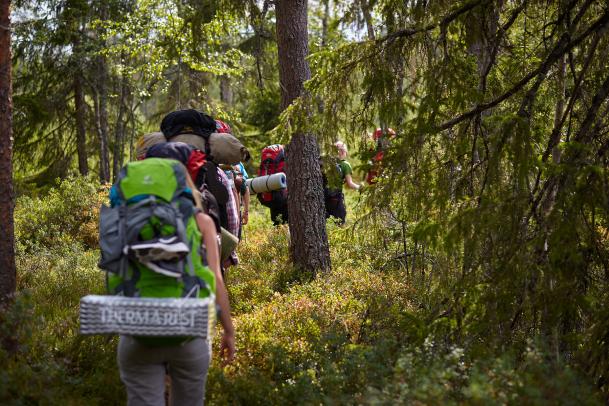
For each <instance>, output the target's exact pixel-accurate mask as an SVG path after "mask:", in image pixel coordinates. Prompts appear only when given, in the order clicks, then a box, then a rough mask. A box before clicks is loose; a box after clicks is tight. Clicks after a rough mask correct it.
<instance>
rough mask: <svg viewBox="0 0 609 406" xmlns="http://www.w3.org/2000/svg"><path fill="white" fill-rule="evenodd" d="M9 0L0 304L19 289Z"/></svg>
mask: <svg viewBox="0 0 609 406" xmlns="http://www.w3.org/2000/svg"><path fill="white" fill-rule="evenodd" d="M10 3H11V2H10V0H0V230H2V238H0V304H1V303H2V302H6V301H8V300H10V298H12V297H13V295H14V293H15V288H16V268H15V233H14V222H13V209H14V190H13V166H12V162H13V134H12V132H13V127H12V115H13V102H12V87H11V81H12V78H11V31H10V24H11V21H10Z"/></svg>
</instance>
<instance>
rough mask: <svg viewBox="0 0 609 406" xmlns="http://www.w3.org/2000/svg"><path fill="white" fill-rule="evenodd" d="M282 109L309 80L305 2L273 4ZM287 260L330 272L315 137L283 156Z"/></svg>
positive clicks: (297, 142) (299, 137)
mask: <svg viewBox="0 0 609 406" xmlns="http://www.w3.org/2000/svg"><path fill="white" fill-rule="evenodd" d="M275 12H276V21H277V23H276V27H277V49H278V56H279V81H280V84H281V107H282V109H285V108H286V107H288V106H289V105H290V104H291V103H292V101H293V100H294V99H296V98H298V97H299V96H301V95H302V94H303V93H304V82H305V80H307V79H309V78H310V77H311V71H310V70H309V65H308V63H307V61H306V57H307V53H308V51H309V46H308V35H307V0H278V1H276V3H275ZM286 170H287V180H288V190H289V194H288V212H289V213H290V214H289V226H290V254H291V257H292V261H293V263H294V265H295V266H296V267H297V268H299V269H301V270H304V271H307V272H311V273H313V274H314V273H316V272H317V271H323V270H329V269H330V250H329V246H328V236H327V233H326V219H325V206H324V198H323V187H322V178H321V168H320V166H319V148H318V145H317V139H316V138H315V136H314V135H313V134H304V133H296V134H293V135H292V140H291V141H290V143H289V144H288V147H287V154H286Z"/></svg>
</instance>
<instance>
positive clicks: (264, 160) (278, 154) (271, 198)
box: [257, 144, 288, 206]
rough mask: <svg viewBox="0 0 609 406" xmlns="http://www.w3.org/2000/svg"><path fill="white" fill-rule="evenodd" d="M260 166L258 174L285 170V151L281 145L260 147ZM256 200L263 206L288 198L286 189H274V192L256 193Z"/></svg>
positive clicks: (282, 202)
mask: <svg viewBox="0 0 609 406" xmlns="http://www.w3.org/2000/svg"><path fill="white" fill-rule="evenodd" d="M260 155H261V156H260V167H259V168H258V176H266V175H272V174H274V173H278V172H285V151H284V149H283V145H281V144H274V145H269V146H268V147H265V148H263V149H262V152H261V154H260ZM257 196H258V200H259V201H260V203H261V204H262V205H264V206H271V205H273V204H285V203H286V202H287V198H288V190H287V189H282V190H276V191H274V192H266V193H258V194H257Z"/></svg>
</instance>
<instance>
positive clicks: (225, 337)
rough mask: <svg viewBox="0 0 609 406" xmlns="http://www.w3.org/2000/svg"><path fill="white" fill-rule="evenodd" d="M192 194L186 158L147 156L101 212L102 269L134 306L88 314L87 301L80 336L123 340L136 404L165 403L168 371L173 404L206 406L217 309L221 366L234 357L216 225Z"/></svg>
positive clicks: (130, 167) (123, 364)
mask: <svg viewBox="0 0 609 406" xmlns="http://www.w3.org/2000/svg"><path fill="white" fill-rule="evenodd" d="M195 190H196V187H195V186H194V183H193V181H192V179H191V178H190V176H189V174H188V171H187V170H186V168H185V167H184V165H182V164H181V163H180V162H179V161H176V160H173V159H165V158H147V159H144V160H142V161H136V162H130V163H129V164H127V165H126V166H125V167H124V168H123V169H122V170H121V172H120V174H119V176H118V178H117V181H116V183H115V184H114V185H113V186H112V189H111V191H110V201H111V207H107V206H102V209H101V212H100V248H101V261H100V267H101V268H102V269H104V270H105V271H106V274H107V286H108V289H109V292H110V293H111V294H113V295H118V296H119V297H118V298H117V297H114V299H119V301H120V302H121V303H123V302H125V303H127V304H124V305H123V307H122V308H117V307H112V308H111V307H108V306H106V307H103V305H102V308H101V313H99V314H101V316H96V315H97V313H94V312H93V311H90V312H89V313H86V312H83V301H84V302H86V300H85V299H86V298H83V301H81V332H83V333H84V334H99V333H100V329H102V330H103V327H104V326H105V325H110V327H109V328H110V330H108V332H119V333H120V334H121V335H120V341H119V345H118V354H117V359H118V364H119V370H120V376H121V380H122V381H123V383H124V384H125V386H126V388H127V399H128V404H129V405H159V406H161V405H164V404H165V398H164V393H165V374H166V373H167V374H168V375H169V376H170V377H171V394H170V395H171V396H170V404H172V405H202V404H203V403H204V395H205V383H206V378H207V371H208V368H209V363H210V360H211V341H210V340H211V334H212V333H211V331H210V330H209V329H210V326H212V324H211V322H212V321H213V320H214V317H215V313H216V311H215V309H216V306H217V307H218V308H219V319H220V322H221V324H222V327H223V334H222V338H221V345H220V348H221V350H220V351H221V355H222V356H223V358H224V362H231V361H232V359H233V358H234V355H235V334H234V328H233V324H232V320H231V316H230V305H229V301H228V294H227V291H226V288H225V285H224V281H223V278H222V275H221V272H220V259H219V250H218V237H217V233H216V226H215V224H214V221H213V220H212V218H211V217H210V216H208V215H207V214H204V213H203V212H202V206H201V201H200V198H199V195H198V193H194V191H195ZM112 298H113V297H110V298H109V299H112ZM102 299H103V297H102ZM96 300H97V301H98V302H100V301H101V302H104V301H103V300H100V299H99V296H98V297H96ZM111 301H112V300H108V302H111ZM214 303H215V305H214ZM174 305H175V306H179V307H176V308H175V309H174V308H173V307H172V306H174ZM196 306H198V307H196ZM201 306H203V307H201ZM195 307H196V309H198V310H196V311H193V310H188V309H195ZM201 309H202V310H201ZM87 315H88V316H87ZM87 317H88V318H87ZM92 318H94V319H95V323H94V322H92V321H91V319H92ZM109 320H110V322H109ZM104 323H105V324H104ZM197 323H198V324H197ZM100 326H101V327H100ZM201 326H202V328H201ZM87 328H91V330H90V331H89V332H87ZM201 331H202V332H201ZM127 332H128V333H127Z"/></svg>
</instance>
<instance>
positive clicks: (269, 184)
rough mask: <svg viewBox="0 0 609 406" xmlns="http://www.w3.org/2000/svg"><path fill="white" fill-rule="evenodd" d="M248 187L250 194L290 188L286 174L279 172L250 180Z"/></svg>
mask: <svg viewBox="0 0 609 406" xmlns="http://www.w3.org/2000/svg"><path fill="white" fill-rule="evenodd" d="M247 187H248V188H249V190H250V193H254V194H255V193H265V192H272V191H274V190H280V189H285V188H286V187H288V183H287V180H286V178H285V173H283V172H277V173H274V174H272V175H267V176H259V177H257V178H253V179H248V180H247Z"/></svg>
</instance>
